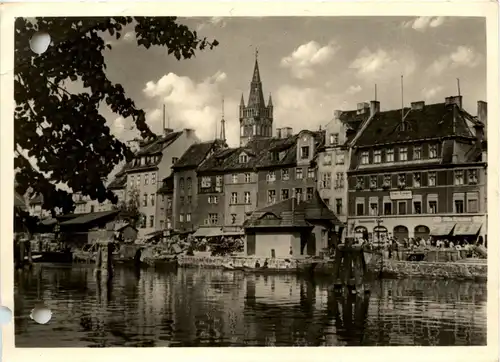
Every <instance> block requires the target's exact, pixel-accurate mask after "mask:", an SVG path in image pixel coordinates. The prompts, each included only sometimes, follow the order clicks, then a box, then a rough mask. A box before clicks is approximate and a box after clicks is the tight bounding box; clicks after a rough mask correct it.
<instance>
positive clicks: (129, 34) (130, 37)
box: [123, 31, 135, 42]
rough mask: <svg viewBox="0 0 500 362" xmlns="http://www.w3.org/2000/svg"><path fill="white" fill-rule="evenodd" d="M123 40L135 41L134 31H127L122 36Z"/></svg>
mask: <svg viewBox="0 0 500 362" xmlns="http://www.w3.org/2000/svg"><path fill="white" fill-rule="evenodd" d="M123 40H124V41H126V42H132V41H134V40H135V31H127V32H126V33H125V34H123Z"/></svg>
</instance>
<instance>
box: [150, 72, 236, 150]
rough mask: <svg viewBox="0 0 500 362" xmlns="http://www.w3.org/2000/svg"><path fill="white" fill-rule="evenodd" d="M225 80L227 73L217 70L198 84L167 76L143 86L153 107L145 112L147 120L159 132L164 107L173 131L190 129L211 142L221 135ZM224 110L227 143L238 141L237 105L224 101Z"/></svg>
mask: <svg viewBox="0 0 500 362" xmlns="http://www.w3.org/2000/svg"><path fill="white" fill-rule="evenodd" d="M226 78H227V75H226V73H224V72H222V71H218V72H216V73H215V74H213V75H211V76H209V77H207V78H206V79H204V80H202V81H201V82H196V81H194V80H193V79H191V78H189V77H186V76H179V75H177V74H174V73H169V74H166V75H164V76H163V77H161V78H160V79H158V80H157V81H150V82H147V83H146V86H145V87H144V89H143V93H144V95H145V96H146V97H147V98H149V99H151V100H152V101H153V102H154V103H156V106H155V107H154V108H153V109H150V110H148V111H147V121H148V124H149V125H150V127H151V128H152V130H153V131H155V132H157V133H159V132H161V129H162V121H163V110H162V108H163V105H165V108H166V111H167V115H168V117H169V123H170V127H171V128H174V129H176V130H178V129H182V128H192V129H194V130H195V131H196V134H197V135H198V137H200V138H201V139H202V140H210V139H213V138H214V136H215V134H216V128H215V127H217V130H218V131H217V134H219V133H220V119H221V101H222V95H221V91H220V89H219V88H220V85H221V83H223V82H224V81H225V80H226ZM224 104H225V110H226V112H225V113H226V117H225V118H226V137H227V140H228V143H230V144H231V145H236V144H237V143H238V142H239V137H238V136H239V132H238V130H239V120H238V119H237V117H238V102H237V100H236V99H232V98H226V99H224Z"/></svg>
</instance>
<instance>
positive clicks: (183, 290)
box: [15, 266, 486, 347]
mask: <svg viewBox="0 0 500 362" xmlns="http://www.w3.org/2000/svg"><path fill="white" fill-rule="evenodd" d="M330 285H331V283H330V281H328V280H317V281H314V280H311V279H304V278H299V277H297V276H295V275H268V276H266V275H256V274H245V273H242V272H239V271H227V272H224V271H220V270H198V269H191V270H189V269H184V270H183V269H180V270H176V271H154V270H150V269H144V270H141V271H140V273H137V271H135V270H133V269H126V268H116V270H115V275H114V277H113V279H111V280H110V281H107V280H102V279H100V278H96V277H95V276H94V275H93V271H92V268H88V267H87V268H86V267H72V268H60V267H59V268H58V267H44V268H43V269H39V266H37V268H35V270H33V271H31V272H28V271H26V272H22V273H18V274H16V277H15V314H16V319H15V322H16V323H15V329H16V345H17V346H19V347H71V346H73V347H109V346H127V347H141V346H143V347H146V346H172V347H174V346H319V345H321V346H339V345H346V346H360V345H368V346H373V345H480V344H485V343H486V286H485V285H484V284H473V283H455V282H445V281H441V282H432V281H422V280H385V281H383V282H382V283H380V282H376V283H374V284H373V285H372V286H371V290H372V293H371V295H370V296H365V295H363V296H352V295H348V296H344V295H340V294H336V293H335V292H334V291H333V289H332V288H331V287H330ZM40 299H44V300H45V301H46V304H47V305H48V306H49V308H51V310H52V311H53V319H52V320H51V322H50V323H49V325H46V326H40V325H37V324H35V323H34V322H33V321H31V320H29V312H30V310H31V308H33V306H34V304H36V302H37V301H38V300H40Z"/></svg>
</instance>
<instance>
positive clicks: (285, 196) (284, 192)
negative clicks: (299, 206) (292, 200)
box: [281, 189, 290, 200]
mask: <svg viewBox="0 0 500 362" xmlns="http://www.w3.org/2000/svg"><path fill="white" fill-rule="evenodd" d="M289 197H290V195H289V191H288V189H282V190H281V200H288V198H289Z"/></svg>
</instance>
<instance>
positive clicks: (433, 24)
mask: <svg viewBox="0 0 500 362" xmlns="http://www.w3.org/2000/svg"><path fill="white" fill-rule="evenodd" d="M444 21H445V18H444V17H443V16H421V17H418V18H416V19H415V20H411V21H407V22H404V23H403V27H404V28H412V29H415V30H417V31H421V32H423V31H425V30H426V29H428V28H437V27H438V26H441V25H443V23H444Z"/></svg>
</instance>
